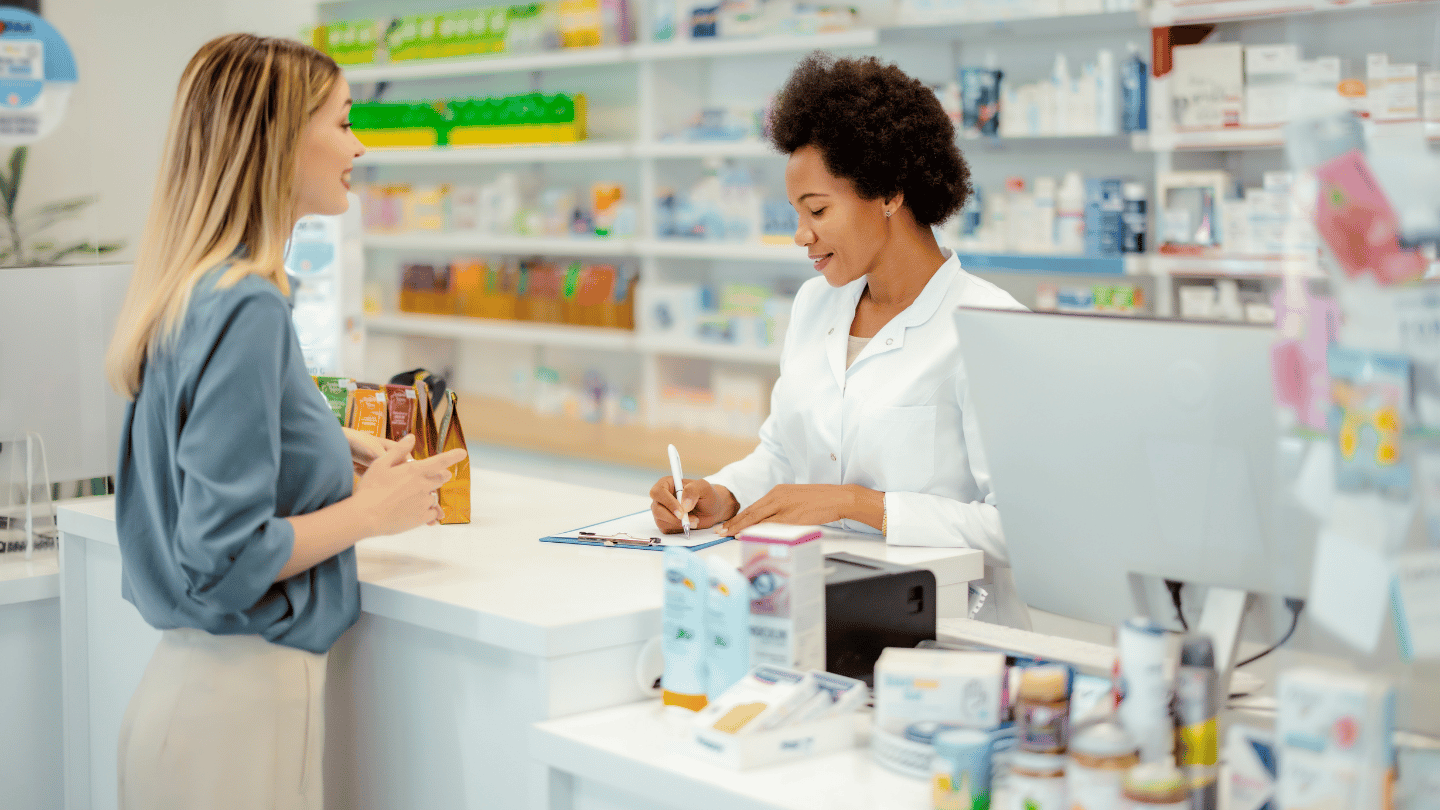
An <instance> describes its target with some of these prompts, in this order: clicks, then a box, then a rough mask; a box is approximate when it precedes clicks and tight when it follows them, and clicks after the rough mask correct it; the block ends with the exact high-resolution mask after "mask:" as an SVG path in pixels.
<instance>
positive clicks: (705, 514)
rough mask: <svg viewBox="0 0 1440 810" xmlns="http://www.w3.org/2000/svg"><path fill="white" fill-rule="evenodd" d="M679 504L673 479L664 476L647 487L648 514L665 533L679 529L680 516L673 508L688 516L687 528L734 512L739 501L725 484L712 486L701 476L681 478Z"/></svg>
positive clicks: (704, 526) (712, 522) (709, 523)
mask: <svg viewBox="0 0 1440 810" xmlns="http://www.w3.org/2000/svg"><path fill="white" fill-rule="evenodd" d="M680 483H681V486H682V490H681V495H683V496H684V498H685V503H684V504H683V506H682V505H681V504H680V503H678V502H677V501H676V500H675V479H674V478H671V477H670V476H668V475H667V476H665V477H664V478H661V479H660V480H659V481H656V482H655V486H653V487H650V514H651V515H653V516H654V517H655V525H656V526H657V527H658V528H659V529H660V531H662V532H665V533H666V534H674V533H676V532H678V531H680V528H681V527H680V519H679V518H677V517H675V510H677V509H680V510H681V511H683V512H685V514H686V515H687V516H688V517H689V518H690V528H692V529H708V528H710V527H711V526H714V525H715V524H716V523H719V522H720V521H722V520H725V519H726V518H728V517H730V516H731V515H733V514H735V510H737V509H739V508H740V504H739V503H737V502H736V501H735V496H734V495H731V494H730V490H728V489H726V488H725V487H721V486H715V485H713V484H711V483H710V482H709V481H706V480H705V479H704V478H685V479H682V480H681V482H680Z"/></svg>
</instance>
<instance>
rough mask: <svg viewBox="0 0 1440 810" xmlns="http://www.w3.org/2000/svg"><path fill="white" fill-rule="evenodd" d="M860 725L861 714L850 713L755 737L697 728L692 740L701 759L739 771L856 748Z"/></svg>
mask: <svg viewBox="0 0 1440 810" xmlns="http://www.w3.org/2000/svg"><path fill="white" fill-rule="evenodd" d="M861 722H864V721H863V720H862V719H861V715H859V714H856V713H850V714H841V715H837V716H835V717H826V718H824V719H821V720H812V721H810V722H808V723H799V724H796V725H793V726H781V727H780V728H777V729H771V730H770V731H757V732H755V733H753V734H726V733H725V732H723V731H716V730H715V729H713V728H697V729H696V730H695V733H694V735H693V737H692V750H693V751H694V752H695V754H696V755H697V756H699V757H701V758H704V759H708V760H710V761H712V762H715V763H718V764H720V765H724V766H726V767H729V768H735V769H737V770H740V769H744V768H753V767H755V766H757V765H779V764H780V763H782V762H790V761H792V760H796V759H801V758H804V757H808V756H815V755H817V754H828V753H830V752H832V751H842V750H844V749H846V748H853V747H854V746H855V739H856V732H857V725H858V724H859V723H861Z"/></svg>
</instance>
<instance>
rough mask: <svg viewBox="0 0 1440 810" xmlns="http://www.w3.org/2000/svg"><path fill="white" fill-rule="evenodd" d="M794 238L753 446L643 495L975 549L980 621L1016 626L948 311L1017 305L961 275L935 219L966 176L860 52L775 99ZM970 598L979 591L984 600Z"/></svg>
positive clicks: (948, 207)
mask: <svg viewBox="0 0 1440 810" xmlns="http://www.w3.org/2000/svg"><path fill="white" fill-rule="evenodd" d="M770 137H771V140H772V141H773V142H774V144H775V146H776V147H777V148H778V149H780V150H781V151H783V152H784V153H786V154H787V155H789V156H790V159H789V163H788V164H787V166H786V169H785V188H786V194H787V195H788V196H789V198H790V203H791V205H793V206H794V207H795V209H796V211H797V212H798V214H799V227H798V228H797V229H796V231H795V242H796V243H797V244H799V245H801V246H803V247H805V248H806V249H807V250H808V251H809V255H810V258H811V260H812V261H814V263H815V269H816V270H817V271H818V272H819V273H820V275H821V278H817V279H812V280H810V281H808V282H806V283H805V285H804V286H802V287H801V288H800V291H799V293H798V295H797V296H796V298H795V305H794V309H793V311H792V314H791V323H790V328H789V331H788V333H787V335H786V337H785V345H784V350H783V353H782V356H781V359H780V379H779V381H778V382H777V383H776V384H775V390H774V393H773V394H772V396H771V404H770V416H769V418H768V419H766V420H765V424H764V425H763V426H761V428H760V444H759V446H758V447H757V448H756V449H755V451H754V452H752V453H751V454H750V455H749V456H746V457H745V458H743V459H741V460H739V461H737V462H735V463H733V464H731V465H729V466H727V467H725V468H724V469H723V470H721V471H720V472H718V473H716V474H715V475H712V476H710V477H709V478H708V479H705V480H696V481H688V480H687V481H685V482H684V490H683V492H684V501H685V502H684V504H683V507H682V506H681V505H679V504H677V503H676V500H675V493H674V490H673V488H672V484H671V479H670V478H669V477H668V476H667V477H665V478H662V479H661V480H660V481H658V482H657V483H656V484H655V486H654V487H652V488H651V490H650V496H651V498H652V499H653V501H654V502H653V503H652V504H651V511H652V512H653V513H654V515H655V520H656V523H657V524H658V525H659V526H660V528H661V529H663V530H665V531H667V532H670V531H679V530H680V528H681V527H680V523H679V519H678V518H677V517H676V510H677V508H683V511H684V512H686V513H687V517H688V518H689V520H690V521H691V526H692V527H695V528H706V527H709V526H714V525H718V524H723V526H722V527H721V528H722V530H723V531H725V532H726V533H728V534H736V533H739V532H740V531H743V530H744V529H745V528H746V527H747V526H751V525H753V524H756V523H759V522H761V521H774V522H779V523H791V524H803V525H809V524H817V525H818V524H828V525H834V526H838V527H841V528H845V529H851V530H858V531H863V532H871V533H875V532H878V533H880V534H881V535H883V536H884V538H885V541H886V542H888V543H892V544H895V545H906V546H952V547H953V546H959V547H967V548H976V549H980V550H981V551H983V552H985V563H986V567H985V578H984V580H982V581H981V582H977V583H975V587H976V590H975V591H973V592H972V594H971V599H972V609H973V608H974V607H975V606H976V605H977V604H978V605H979V609H978V612H977V613H975V616H976V617H977V618H980V619H985V620H987V621H991V622H997V623H1000V624H1007V625H1010V626H1013V627H1022V628H1029V626H1030V620H1029V614H1028V612H1027V609H1026V607H1025V605H1024V604H1023V603H1022V602H1021V601H1020V599H1019V597H1018V596H1017V594H1016V593H1015V585H1014V580H1013V578H1012V577H1011V576H1010V571H1009V567H1008V566H1009V559H1010V556H1009V553H1008V550H1007V548H1006V545H1005V537H1004V534H1003V533H1002V530H1001V528H1000V512H999V510H998V509H997V508H996V504H995V495H994V493H993V492H992V491H991V488H990V474H989V471H988V468H987V466H986V463H985V456H984V453H983V451H982V450H981V448H980V436H979V433H978V431H977V427H976V421H975V414H974V410H973V408H972V407H971V404H970V396H969V391H968V386H967V382H966V375H965V368H964V365H963V363H962V362H961V357H960V347H959V345H958V340H957V335H956V329H955V324H954V320H953V317H954V312H955V309H956V308H957V307H961V306H972V307H974V306H978V307H991V308H997V309H1022V308H1023V307H1021V306H1020V304H1018V303H1017V302H1016V301H1015V299H1013V298H1011V297H1010V296H1009V295H1008V294H1007V293H1005V292H1004V291H1002V290H1000V289H999V288H997V287H995V286H994V285H992V284H990V283H989V282H986V281H983V280H981V279H978V278H976V277H974V276H972V275H970V274H968V273H966V272H965V271H964V270H962V269H961V268H960V262H959V259H957V258H956V257H955V255H954V254H953V253H951V252H950V251H948V250H946V249H944V248H941V247H940V246H939V244H938V243H937V242H936V240H935V235H934V232H933V231H932V230H931V226H932V225H937V224H939V223H941V222H944V221H945V220H946V219H948V218H949V217H950V216H951V215H952V214H954V213H955V212H956V211H958V210H959V209H960V206H961V205H962V204H964V202H965V199H966V197H967V196H968V195H969V193H970V172H969V168H968V167H967V166H966V165H965V160H964V158H962V157H961V155H960V150H959V149H957V148H956V146H955V133H954V128H953V126H952V125H951V123H950V119H949V117H948V116H947V115H946V114H945V112H944V110H942V109H941V107H940V102H939V101H938V100H937V99H936V97H935V94H934V93H933V92H932V91H931V90H930V89H929V88H928V87H926V86H925V85H924V84H922V83H921V82H919V81H916V80H915V79H913V78H911V77H909V76H907V75H906V74H905V73H903V72H902V71H901V70H900V69H899V68H897V67H895V66H894V65H884V64H882V63H880V62H878V61H876V60H875V59H873V58H865V59H834V58H833V57H830V56H829V55H826V54H823V53H815V54H812V55H811V56H809V57H807V58H806V59H805V60H804V61H802V62H801V63H800V65H799V66H798V67H797V68H796V69H795V72H794V73H793V74H791V76H790V78H789V80H788V81H787V82H786V84H785V87H784V89H783V90H782V91H781V92H780V94H779V96H777V99H776V106H775V109H774V111H773V119H772V125H771V134H770ZM982 599H983V602H982V601H981V600H982Z"/></svg>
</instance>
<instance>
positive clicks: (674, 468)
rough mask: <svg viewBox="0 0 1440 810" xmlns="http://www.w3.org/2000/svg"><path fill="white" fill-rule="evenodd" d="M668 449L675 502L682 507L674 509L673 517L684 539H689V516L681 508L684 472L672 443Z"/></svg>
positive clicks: (683, 502) (678, 454) (678, 453)
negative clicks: (678, 522)
mask: <svg viewBox="0 0 1440 810" xmlns="http://www.w3.org/2000/svg"><path fill="white" fill-rule="evenodd" d="M668 450H669V453H670V478H671V479H673V481H674V483H675V503H676V504H678V505H680V506H681V507H682V508H680V509H676V510H675V517H676V518H679V520H680V527H681V528H682V529H684V531H685V539H686V540H689V539H690V518H689V516H688V515H686V514H685V512H684V508H683V507H684V505H685V498H684V496H683V493H684V491H685V486H684V481H685V473H683V472H681V470H680V451H679V450H676V449H675V445H673V444H672V445H669V446H668Z"/></svg>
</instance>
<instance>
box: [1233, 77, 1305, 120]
mask: <svg viewBox="0 0 1440 810" xmlns="http://www.w3.org/2000/svg"><path fill="white" fill-rule="evenodd" d="M1294 94H1295V88H1294V87H1293V86H1292V85H1288V84H1262V85H1256V86H1247V87H1246V88H1245V126H1247V127H1268V126H1275V125H1277V124H1283V123H1285V122H1287V121H1289V120H1290V118H1291V115H1290V99H1291V98H1293V97H1294Z"/></svg>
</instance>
